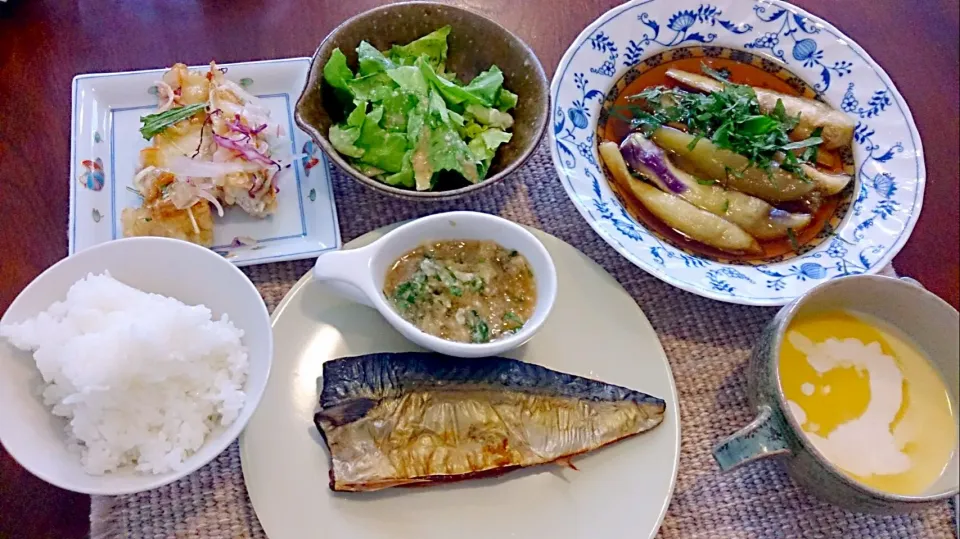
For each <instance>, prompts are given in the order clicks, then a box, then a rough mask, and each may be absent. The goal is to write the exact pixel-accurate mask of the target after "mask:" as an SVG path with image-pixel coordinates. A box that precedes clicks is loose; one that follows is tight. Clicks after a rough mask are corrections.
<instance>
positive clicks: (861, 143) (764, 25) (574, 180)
mask: <svg viewBox="0 0 960 539" xmlns="http://www.w3.org/2000/svg"><path fill="white" fill-rule="evenodd" d="M693 49H697V50H698V51H700V52H699V53H698V54H702V55H704V56H711V55H718V54H720V51H728V52H725V54H727V55H730V54H733V55H734V56H736V57H740V56H750V57H752V58H755V60H754V62H755V65H759V66H764V69H767V70H768V71H773V70H777V69H779V70H786V71H789V72H790V73H792V74H793V75H794V76H795V77H797V78H798V79H799V80H798V84H797V85H798V86H807V87H810V88H812V89H813V90H814V91H815V93H816V94H817V95H816V97H817V98H818V99H821V100H823V101H825V102H826V103H827V104H828V105H830V106H832V107H833V108H834V109H836V110H840V111H842V112H843V113H845V114H846V115H847V116H849V117H850V118H851V119H852V120H853V121H854V122H855V123H856V127H855V129H854V132H853V144H852V154H853V155H852V162H853V165H852V172H853V176H854V180H855V181H854V185H853V186H852V188H850V187H848V189H849V191H847V195H848V196H847V197H846V201H845V202H844V203H841V204H840V206H839V209H838V211H837V212H836V213H835V215H834V218H833V220H832V221H831V222H830V223H828V226H826V227H825V228H824V230H823V231H822V232H821V233H820V234H819V235H818V237H817V238H816V239H815V240H814V241H812V242H810V243H808V244H805V245H803V246H801V247H800V249H798V250H797V252H795V253H791V254H789V255H785V256H779V257H776V258H771V259H765V260H762V261H758V262H746V261H730V260H724V259H715V258H710V257H707V256H704V255H701V254H698V253H695V252H691V251H690V250H687V249H685V248H683V246H682V245H679V244H677V243H676V242H673V241H670V240H668V239H667V238H666V237H664V236H662V235H660V234H659V233H657V232H656V231H654V230H651V229H649V228H647V227H646V226H645V225H644V224H641V223H640V222H638V221H637V220H636V219H635V218H634V217H633V216H632V215H631V214H630V213H629V212H628V211H627V209H626V208H625V207H624V205H623V204H622V202H621V200H620V199H619V198H618V197H617V196H616V194H615V192H614V191H613V190H612V189H611V187H610V185H609V183H608V182H607V180H606V179H605V174H604V168H603V166H602V165H601V159H600V156H599V153H598V142H601V141H600V140H597V139H598V138H599V137H598V136H597V132H598V121H600V120H601V119H602V118H603V117H604V115H605V114H608V111H607V110H605V108H604V105H605V102H606V103H609V101H610V98H609V94H610V93H615V92H616V91H617V90H618V89H622V88H623V87H624V85H625V83H629V82H630V81H631V80H633V79H634V78H636V77H637V76H638V73H640V71H639V70H642V69H644V68H652V67H651V66H656V65H659V64H660V63H662V62H665V61H667V60H668V58H670V57H673V56H676V55H678V54H683V55H694V56H695V55H696V54H694V53H691V52H688V51H690V50H693ZM729 51H732V53H731V52H729ZM788 82H789V81H788ZM550 95H551V103H552V108H553V110H552V111H551V118H552V120H553V122H552V123H553V125H552V129H551V130H550V150H551V153H552V157H553V162H554V166H555V168H556V170H557V173H558V175H559V176H560V181H561V183H562V184H563V186H564V188H565V189H566V191H567V194H568V195H569V197H570V199H571V200H572V201H573V203H574V205H575V206H576V207H577V209H578V210H579V211H580V213H581V215H582V216H583V217H584V219H586V221H587V222H588V223H589V224H590V226H591V227H592V228H593V229H594V230H595V231H596V232H597V233H598V234H599V235H600V236H601V237H602V238H603V239H604V240H605V241H606V242H607V243H609V244H610V245H611V246H612V247H613V248H614V249H616V250H617V251H618V252H619V253H620V254H621V255H622V256H624V257H625V258H627V259H628V260H630V261H631V262H632V263H634V264H635V265H637V266H638V267H640V268H641V269H643V270H645V271H647V272H649V273H651V274H652V275H654V276H656V277H657V278H659V279H661V280H663V281H665V282H667V283H669V284H671V285H673V286H676V287H678V288H681V289H683V290H686V291H688V292H692V293H694V294H698V295H701V296H704V297H708V298H712V299H716V300H720V301H725V302H730V303H739V304H745V305H765V306H774V305H784V304H787V303H789V302H791V301H792V300H794V299H796V298H797V297H799V296H801V295H803V294H804V293H805V292H807V291H808V290H810V289H811V288H813V287H814V286H816V285H818V284H820V283H823V282H825V281H828V280H830V279H835V278H838V277H844V276H849V275H859V274H873V273H877V272H879V271H880V270H881V269H883V268H884V267H885V266H886V265H887V264H889V262H890V260H891V259H892V258H893V257H894V256H895V255H896V254H897V252H899V250H900V249H901V248H902V247H903V245H904V244H905V243H906V241H907V239H908V238H909V236H910V233H911V232H912V230H913V227H914V225H915V224H916V222H917V218H918V217H919V214H920V209H921V206H922V203H923V192H924V183H925V181H926V172H925V168H924V159H923V148H922V144H921V141H920V136H919V133H918V132H917V128H916V126H915V124H914V121H913V118H912V116H911V114H910V110H909V108H908V107H907V104H906V102H905V101H904V99H903V97H902V96H901V95H900V93H899V92H898V91H897V89H896V88H895V87H894V85H893V83H892V82H891V81H890V78H889V77H888V76H887V74H886V73H884V71H883V70H882V69H881V68H880V67H879V66H878V65H877V63H876V62H875V61H874V60H873V59H872V58H870V56H869V55H868V54H867V53H866V52H865V51H864V50H863V49H862V48H861V47H860V46H858V45H857V44H856V43H855V42H854V41H853V40H851V39H850V38H848V37H847V36H845V35H844V34H842V33H841V32H840V31H839V30H837V29H836V28H835V27H833V26H832V25H830V24H829V23H828V22H826V21H823V20H821V19H819V18H817V17H815V16H813V15H811V14H809V13H807V12H805V11H803V10H801V9H799V8H797V7H795V6H793V5H790V4H788V3H786V2H781V1H778V0H763V1H756V2H733V1H732V0H725V1H720V2H714V3H711V4H706V3H700V2H689V1H682V2H676V1H667V0H646V1H643V0H636V1H632V2H627V3H625V4H623V5H621V6H619V7H617V8H614V9H613V10H611V11H609V12H607V13H606V14H604V15H602V16H601V17H600V18H599V19H597V20H596V21H594V22H593V23H592V24H590V25H589V26H588V27H587V28H586V29H585V30H584V31H583V32H582V33H581V34H580V36H579V37H577V39H576V40H575V41H574V42H573V44H572V45H571V46H570V48H569V49H568V50H567V52H566V54H565V55H564V56H563V59H562V60H561V62H560V65H559V66H558V68H557V71H556V75H555V76H554V79H553V82H552V85H551V88H550Z"/></svg>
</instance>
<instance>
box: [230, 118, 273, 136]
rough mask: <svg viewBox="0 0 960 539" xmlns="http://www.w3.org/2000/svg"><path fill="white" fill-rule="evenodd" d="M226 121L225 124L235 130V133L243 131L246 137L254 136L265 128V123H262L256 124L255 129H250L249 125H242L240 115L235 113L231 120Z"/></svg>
mask: <svg viewBox="0 0 960 539" xmlns="http://www.w3.org/2000/svg"><path fill="white" fill-rule="evenodd" d="M226 123H227V126H228V127H229V128H230V129H232V130H233V131H236V132H237V133H243V134H244V135H246V136H248V137H255V136H257V135H259V134H260V132H261V131H263V130H264V129H266V128H267V124H263V125H260V126H258V127H257V128H256V129H250V128H249V127H247V126H245V125H243V124H242V123H241V122H240V115H239V114H235V115H234V119H233V120H227V122H226Z"/></svg>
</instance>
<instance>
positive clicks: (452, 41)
mask: <svg viewBox="0 0 960 539" xmlns="http://www.w3.org/2000/svg"><path fill="white" fill-rule="evenodd" d="M444 26H450V27H451V30H450V33H449V35H448V37H447V39H448V43H449V50H448V53H447V57H446V70H447V71H448V72H450V73H456V75H457V76H458V77H459V78H461V79H472V78H473V77H475V76H476V75H478V74H480V73H481V72H482V71H484V70H486V69H488V68H490V67H491V66H494V65H495V66H498V67H499V68H500V70H501V71H502V72H503V78H504V83H503V84H504V88H506V89H509V90H510V91H512V92H514V93H515V94H517V96H518V101H517V105H516V107H515V108H513V109H511V110H510V113H511V114H512V115H513V117H514V124H513V128H512V139H511V140H510V142H509V143H507V144H505V145H504V146H502V147H500V149H499V150H498V151H497V153H496V156H495V157H494V159H493V162H492V164H491V166H490V172H489V174H488V175H487V177H486V178H484V179H483V180H482V181H480V182H479V183H474V184H471V185H467V186H465V187H460V188H455V189H449V190H443V191H441V190H438V191H415V190H412V189H403V188H399V187H394V186H391V185H387V184H385V183H383V182H380V181H377V180H376V179H374V178H371V177H369V176H367V175H365V174H363V173H362V172H361V171H360V170H358V169H357V168H356V167H354V166H353V165H352V164H350V163H349V162H348V161H347V160H346V159H344V157H343V156H341V155H340V154H339V153H338V152H337V150H336V149H334V147H333V145H332V144H331V143H330V140H329V132H330V127H331V126H332V125H333V124H334V123H336V119H337V117H338V113H339V115H340V116H342V111H340V110H338V109H339V107H340V105H339V103H337V100H336V99H335V96H334V95H333V92H332V90H331V89H330V88H329V85H328V84H327V83H326V82H325V81H324V80H323V79H324V74H323V68H324V65H326V63H327V61H328V60H329V59H330V57H331V54H332V53H333V51H334V50H335V49H338V48H339V49H340V51H342V52H343V53H344V54H345V55H346V58H347V64H348V65H349V66H352V67H353V68H355V67H356V65H357V53H356V51H355V50H356V48H357V46H358V45H359V44H360V42H361V41H367V42H368V43H370V44H371V45H373V46H374V47H375V48H377V49H378V50H386V49H389V48H390V46H391V45H394V44H402V43H409V42H411V41H413V40H415V39H418V38H420V37H422V36H425V35H427V34H430V33H431V32H434V31H435V30H437V29H439V28H442V27H444ZM479 44H483V46H478V45H479ZM548 113H549V106H548V83H547V77H546V75H545V74H544V71H543V67H542V66H541V65H540V61H539V60H538V59H537V56H536V54H534V53H533V51H532V50H531V49H530V47H528V46H527V44H526V43H524V42H523V41H522V40H521V39H520V38H519V37H517V36H516V35H514V34H513V33H512V32H510V31H509V30H507V29H506V28H504V27H503V26H501V25H499V24H497V23H496V22H494V21H492V20H490V19H488V18H486V17H484V16H482V15H479V14H477V13H474V12H472V11H469V10H466V9H463V8H459V7H454V6H448V5H443V4H437V3H433V2H403V3H398V4H389V5H385V6H381V7H378V8H375V9H371V10H369V11H366V12H364V13H361V14H360V15H357V16H355V17H353V18H351V19H348V20H346V21H344V22H343V23H342V24H340V26H338V27H337V28H335V29H334V30H333V31H332V32H331V33H330V34H329V35H328V36H327V37H326V38H325V39H324V40H323V42H322V43H321V44H320V46H319V47H318V48H317V50H316V52H315V53H314V55H313V59H312V61H311V66H310V73H309V75H308V76H307V83H306V86H305V87H304V89H303V93H302V94H301V95H300V99H299V100H298V101H297V105H296V112H295V117H296V121H297V124H298V125H299V126H300V128H301V129H303V130H304V131H305V132H307V133H308V134H309V135H310V136H311V137H312V138H313V140H314V142H315V143H316V144H317V145H318V146H319V147H320V148H321V149H322V150H323V151H324V153H326V155H327V156H328V157H329V158H330V160H331V161H333V163H334V164H336V165H337V166H338V167H339V168H340V169H341V170H343V171H344V172H345V173H347V174H348V175H349V176H350V177H352V178H354V179H356V180H357V181H359V182H360V183H362V184H364V185H366V186H368V187H371V188H373V189H375V190H377V191H380V192H382V193H387V194H389V195H394V196H398V197H403V198H408V199H421V200H422V199H431V200H449V199H454V198H459V197H461V196H463V195H466V194H468V193H472V192H475V191H478V190H480V189H483V188H486V187H489V186H491V185H493V184H495V183H497V182H499V181H500V180H502V179H503V178H505V177H506V176H508V175H509V174H510V173H511V172H513V171H514V170H516V169H517V168H518V167H519V166H520V165H522V164H523V163H524V161H526V160H527V159H528V158H529V157H530V156H531V155H532V154H533V151H534V150H535V149H536V148H537V145H538V144H539V142H540V139H541V138H542V137H543V134H544V132H545V131H546V126H547V118H548Z"/></svg>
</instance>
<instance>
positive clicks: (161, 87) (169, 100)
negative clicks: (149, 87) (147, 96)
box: [154, 80, 174, 112]
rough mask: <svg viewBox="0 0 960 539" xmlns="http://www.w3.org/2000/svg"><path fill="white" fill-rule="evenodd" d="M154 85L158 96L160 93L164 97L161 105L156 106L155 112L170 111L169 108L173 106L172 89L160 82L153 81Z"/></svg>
mask: <svg viewBox="0 0 960 539" xmlns="http://www.w3.org/2000/svg"><path fill="white" fill-rule="evenodd" d="M154 84H156V85H157V93H158V94H159V93H161V91H162V92H163V94H164V95H165V96H166V98H165V100H164V102H163V103H162V104H161V105H159V106H157V112H163V111H166V110H170V107H172V106H173V99H174V93H173V88H171V87H170V85H169V84H167V83H165V82H163V81H162V80H158V81H154Z"/></svg>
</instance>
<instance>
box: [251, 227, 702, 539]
mask: <svg viewBox="0 0 960 539" xmlns="http://www.w3.org/2000/svg"><path fill="white" fill-rule="evenodd" d="M405 222H408V221H401V222H398V223H393V224H390V225H387V226H383V227H380V228H377V229H374V230H371V231H368V232H366V233H364V234H361V235H360V236H358V237H356V238H354V239H353V240H351V241H349V242H347V243H346V244H344V246H343V248H344V249H353V248H357V247H359V246H358V245H356V243H358V242H360V241H361V240H364V239H366V238H368V237H370V236H374V235H380V236H382V235H383V234H385V233H386V232H389V231H390V230H392V229H394V228H396V227H398V226H400V225H402V224H403V223H405ZM520 226H523V227H524V228H526V229H527V230H529V231H530V232H531V233H533V234H534V235H542V236H545V237H546V239H548V240H555V241H557V242H558V243H560V244H562V245H564V246H566V247H569V248H571V249H573V250H574V251H575V252H576V253H577V254H579V255H580V256H582V257H584V258H585V259H586V261H587V262H588V263H590V264H592V265H593V266H595V267H597V268H599V269H600V270H601V271H602V273H603V274H604V275H606V277H608V278H609V279H610V280H611V281H612V282H613V283H614V284H616V286H617V287H618V288H619V290H620V292H621V293H623V294H625V295H626V296H627V297H628V298H630V301H632V302H633V303H634V306H635V307H636V309H637V310H638V311H639V313H640V315H641V316H642V317H643V319H644V320H645V321H646V322H647V325H648V326H649V328H650V330H651V331H652V332H653V335H654V336H655V337H656V349H655V350H654V351H655V352H658V353H659V357H660V358H662V361H663V364H664V366H665V367H666V374H667V381H668V382H669V387H670V390H671V393H672V395H670V396H669V397H670V398H669V400H668V404H667V406H668V412H669V413H671V414H672V415H673V418H674V422H675V424H676V433H675V436H674V437H673V445H674V447H675V448H676V450H675V451H674V457H673V461H672V463H671V466H672V473H671V477H670V487H669V488H668V489H667V495H666V497H665V498H664V500H663V503H662V505H661V507H660V511H659V514H658V516H657V521H656V525H655V526H654V527H653V528H652V529H651V531H650V535H649V536H648V539H653V538H654V537H656V536H657V534H658V533H659V532H660V529H661V528H662V527H663V522H664V520H665V519H666V516H667V512H668V511H669V509H670V505H671V504H672V503H673V499H674V495H675V494H676V489H677V478H678V477H679V473H680V456H681V454H682V450H683V443H682V442H683V424H682V422H681V411H680V402H679V401H680V394H679V391H678V389H677V382H676V379H675V377H674V375H673V366H672V365H671V363H670V358H669V357H668V356H667V352H666V350H665V349H664V348H663V343H662V342H661V337H660V334H659V333H657V330H656V328H655V327H654V326H653V324H652V323H651V322H650V319H649V318H648V317H647V315H646V313H645V312H644V311H643V308H642V307H641V306H640V304H639V302H637V300H636V299H635V298H634V297H633V296H632V295H631V294H630V293H629V292H628V291H627V290H626V288H624V287H623V285H622V284H621V283H620V281H619V280H618V279H617V278H616V277H614V276H613V275H612V274H611V273H610V272H609V271H607V270H606V268H604V267H603V266H602V265H600V264H599V263H597V262H596V261H595V260H593V258H591V257H590V256H589V255H587V254H586V253H584V252H583V251H581V250H580V249H578V248H577V247H576V246H574V245H572V244H570V243H568V242H566V241H565V240H563V239H561V238H558V237H557V236H554V235H553V234H550V233H549V232H545V231H543V230H540V229H538V228H535V227H532V226H528V225H523V224H521V225H520ZM538 239H541V240H543V239H544V238H543V237H541V238H538ZM311 282H313V273H312V271H309V270H308V271H307V272H306V273H304V275H303V276H301V277H300V278H299V279H298V280H297V282H296V283H294V285H293V286H292V287H291V288H290V290H288V291H287V293H286V294H284V296H283V298H282V299H281V300H280V302H279V303H278V304H277V306H276V308H274V310H273V312H272V313H271V314H270V327H271V329H273V328H274V327H275V325H276V323H277V320H278V319H279V318H280V316H282V315H283V313H284V311H286V309H287V308H288V307H289V305H290V303H291V302H292V301H293V299H294V296H295V295H296V294H299V293H301V290H302V289H303V288H305V287H306V286H307V285H308V284H309V283H311ZM272 367H273V368H272V369H271V371H270V375H271V376H274V375H275V373H276V372H277V370H278V369H277V367H276V362H275V361H274V362H273V364H272ZM269 385H270V380H269V379H268V380H267V386H266V387H265V388H264V397H265V396H266V393H267V390H268V389H269ZM664 397H665V399H664V400H667V398H666V397H668V396H666V395H665V396H664ZM262 402H263V399H261V403H262ZM252 420H253V417H251V421H252ZM249 425H250V423H249V422H248V423H247V426H246V427H244V429H243V431H242V432H241V433H240V436H239V437H238V439H237V443H238V449H239V455H240V470H241V475H242V476H243V486H244V489H245V490H246V492H247V498H248V499H249V500H250V507H251V508H252V509H253V513H254V515H255V516H257V508H256V505H255V502H254V501H253V499H254V496H253V495H252V494H251V493H252V491H251V489H250V484H249V480H248V478H247V473H246V468H247V467H248V466H250V464H248V463H249V462H250V460H251V459H252V457H251V456H249V455H248V448H247V444H246V443H245V442H246V438H247V427H249ZM257 519H258V522H260V517H259V516H257ZM260 526H261V528H263V530H264V533H265V534H266V533H267V530H266V528H265V527H264V526H263V523H262V522H260Z"/></svg>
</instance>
